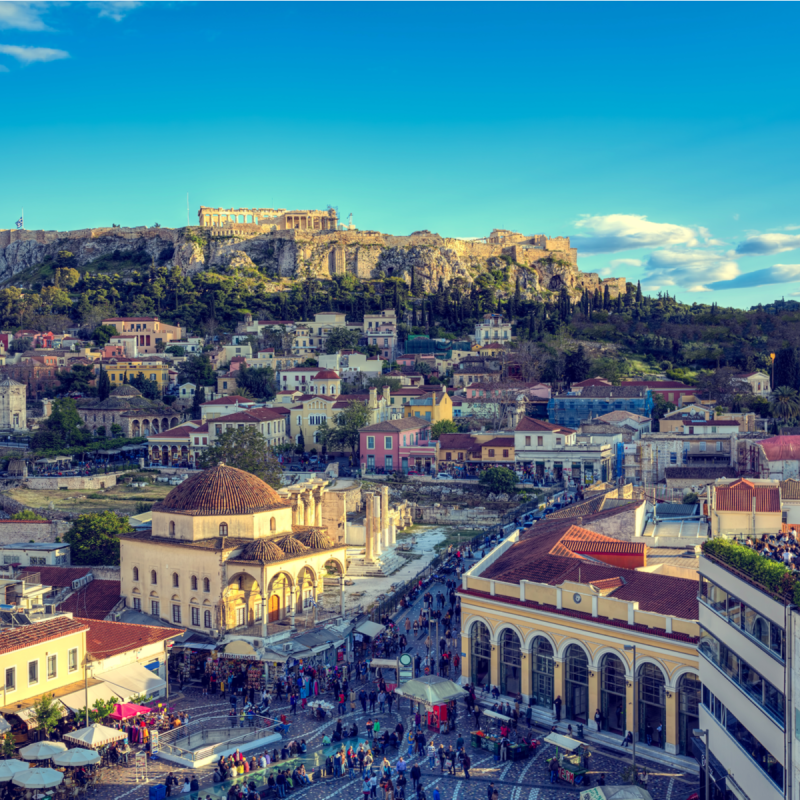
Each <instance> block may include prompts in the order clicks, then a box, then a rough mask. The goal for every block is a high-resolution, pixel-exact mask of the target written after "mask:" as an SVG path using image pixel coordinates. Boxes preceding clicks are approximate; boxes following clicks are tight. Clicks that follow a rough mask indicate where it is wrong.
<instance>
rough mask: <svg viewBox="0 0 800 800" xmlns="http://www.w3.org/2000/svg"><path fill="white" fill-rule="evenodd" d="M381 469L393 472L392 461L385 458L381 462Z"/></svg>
mask: <svg viewBox="0 0 800 800" xmlns="http://www.w3.org/2000/svg"><path fill="white" fill-rule="evenodd" d="M383 467H384V469H388V470H393V469H394V459H393V458H392V457H391V456H386V457H385V458H384V460H383Z"/></svg>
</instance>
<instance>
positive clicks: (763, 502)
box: [716, 478, 781, 513]
mask: <svg viewBox="0 0 800 800" xmlns="http://www.w3.org/2000/svg"><path fill="white" fill-rule="evenodd" d="M716 495H717V500H716V509H717V511H752V510H753V498H754V497H755V499H756V511H757V512H759V511H760V512H767V513H770V512H778V511H780V510H781V493H780V489H779V488H778V487H777V486H755V485H754V484H752V483H750V481H746V480H745V479H744V478H740V479H739V480H738V481H734V482H733V483H729V484H728V485H727V486H720V487H719V488H718V489H717V491H716Z"/></svg>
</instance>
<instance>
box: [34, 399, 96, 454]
mask: <svg viewBox="0 0 800 800" xmlns="http://www.w3.org/2000/svg"><path fill="white" fill-rule="evenodd" d="M91 438H92V435H91V433H90V432H89V430H88V429H87V428H86V427H85V426H84V424H83V420H82V419H81V417H80V414H78V409H77V408H76V407H75V401H74V400H71V399H69V398H64V399H62V400H56V401H54V402H53V408H52V411H51V412H50V416H49V417H48V418H47V419H45V420H44V421H43V422H41V423H40V424H39V430H38V431H35V432H34V434H33V447H34V449H35V450H55V449H57V448H62V447H75V446H77V445H82V444H86V442H88V441H89V440H90V439H91Z"/></svg>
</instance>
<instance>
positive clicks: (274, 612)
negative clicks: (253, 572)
mask: <svg viewBox="0 0 800 800" xmlns="http://www.w3.org/2000/svg"><path fill="white" fill-rule="evenodd" d="M267 594H268V595H269V601H268V604H267V605H268V608H269V621H270V622H278V621H280V620H282V619H283V618H284V617H285V616H286V612H287V610H289V608H290V607H291V600H292V582H291V580H290V578H289V576H288V575H286V573H284V572H281V573H279V574H278V575H276V576H275V577H274V578H273V579H272V580H271V581H270V583H269V591H268V593H267Z"/></svg>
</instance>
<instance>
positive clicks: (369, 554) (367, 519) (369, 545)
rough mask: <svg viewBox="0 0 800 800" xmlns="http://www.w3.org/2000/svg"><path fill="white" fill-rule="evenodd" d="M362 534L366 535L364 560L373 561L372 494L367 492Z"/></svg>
mask: <svg viewBox="0 0 800 800" xmlns="http://www.w3.org/2000/svg"><path fill="white" fill-rule="evenodd" d="M364 514H365V516H364V533H365V535H366V540H365V545H364V560H365V561H369V562H371V561H374V560H375V551H374V547H373V541H372V494H371V493H370V492H367V493H366V494H365V495H364Z"/></svg>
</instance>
